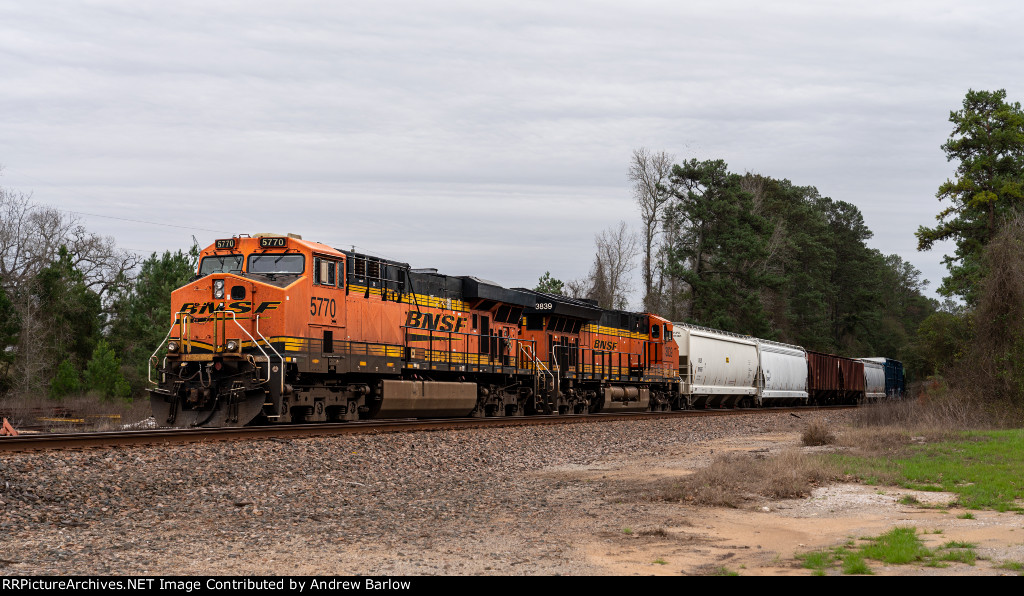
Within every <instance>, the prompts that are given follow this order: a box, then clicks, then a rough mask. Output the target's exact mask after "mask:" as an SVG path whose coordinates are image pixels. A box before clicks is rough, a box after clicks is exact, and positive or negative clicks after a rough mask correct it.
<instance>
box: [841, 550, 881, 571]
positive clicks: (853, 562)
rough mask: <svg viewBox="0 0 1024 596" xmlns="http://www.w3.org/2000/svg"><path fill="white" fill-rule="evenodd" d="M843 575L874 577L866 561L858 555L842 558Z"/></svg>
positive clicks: (853, 554)
mask: <svg viewBox="0 0 1024 596" xmlns="http://www.w3.org/2000/svg"><path fill="white" fill-rule="evenodd" d="M843 574H844V575H874V572H872V571H871V568H870V567H868V563H867V561H865V560H864V557H863V556H862V555H861V554H860V553H850V554H849V555H847V556H845V557H843Z"/></svg>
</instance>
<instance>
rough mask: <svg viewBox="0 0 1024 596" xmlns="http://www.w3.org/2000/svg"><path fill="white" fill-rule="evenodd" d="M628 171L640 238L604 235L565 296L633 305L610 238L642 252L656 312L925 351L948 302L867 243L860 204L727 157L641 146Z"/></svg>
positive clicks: (829, 348) (829, 341)
mask: <svg viewBox="0 0 1024 596" xmlns="http://www.w3.org/2000/svg"><path fill="white" fill-rule="evenodd" d="M629 179H630V181H631V182H632V183H633V193H634V198H635V201H636V205H637V207H638V209H639V212H640V231H639V234H638V235H637V237H636V238H635V239H634V240H633V241H632V242H628V241H622V242H613V243H609V242H608V241H607V240H608V238H609V236H611V237H617V235H618V234H620V233H622V230H624V229H625V224H624V223H620V225H619V227H617V228H613V230H614V231H615V233H614V234H610V233H609V232H605V233H603V234H602V235H599V236H598V238H597V242H596V244H597V247H598V250H597V254H596V255H595V259H594V265H593V267H592V269H591V272H590V274H589V275H588V276H587V277H585V278H584V280H582V282H581V281H577V282H571V283H570V284H569V286H568V287H564V288H563V291H562V293H566V294H571V295H576V296H577V297H586V298H591V299H594V300H596V301H597V302H598V303H599V304H600V305H601V306H603V307H606V308H622V307H623V306H624V305H625V302H626V299H625V295H624V294H623V293H622V286H621V284H620V285H619V286H617V287H616V286H612V285H609V284H608V283H606V282H605V281H604V280H603V279H602V276H601V274H602V272H603V271H605V270H607V269H609V267H608V265H606V264H605V261H606V260H607V257H606V255H607V254H608V253H616V252H617V251H616V250H609V246H611V247H614V248H615V249H618V248H621V249H623V252H622V253H619V254H618V255H617V261H616V262H618V261H628V260H629V259H628V258H624V257H626V256H628V255H629V251H630V250H632V251H633V256H637V257H639V260H640V262H641V265H640V269H641V270H640V274H639V278H640V279H641V280H642V284H643V285H642V287H641V288H640V290H641V292H642V296H641V304H642V308H643V309H644V310H645V311H648V312H653V313H657V314H660V315H662V316H664V317H666V318H668V319H670V320H673V321H685V322H689V323H694V324H698V325H704V326H707V327H713V328H716V329H723V330H726V331H732V332H735V333H742V334H747V335H753V336H757V337H762V338H766V339H773V340H777V341H782V342H786V343H792V344H798V345H802V346H804V347H806V348H808V349H812V350H819V351H825V352H833V353H839V354H843V355H850V356H861V357H863V356H875V355H886V356H889V357H894V358H900V359H904V360H911V361H912V360H913V359H914V354H913V351H914V350H913V340H914V335H915V330H916V328H917V326H918V325H920V323H921V322H922V321H923V320H924V319H925V318H927V317H928V316H929V315H930V314H931V313H932V312H934V311H935V310H936V308H937V307H938V305H937V304H936V301H935V300H931V299H929V298H927V297H925V296H924V295H923V294H922V291H923V289H924V288H925V286H926V284H927V283H928V282H927V281H925V280H924V279H923V278H922V277H921V272H920V271H918V270H917V269H916V268H914V266H913V265H911V264H910V263H908V262H906V261H904V260H903V259H902V258H900V257H899V256H898V255H885V254H882V253H881V252H879V251H878V250H876V249H873V248H870V247H869V246H868V245H867V241H868V240H869V239H870V238H871V237H872V232H871V230H870V229H868V227H867V225H866V224H865V223H864V217H863V215H862V214H861V212H860V210H859V209H858V208H857V207H856V206H855V205H853V204H851V203H848V202H845V201H839V200H834V199H831V198H829V197H824V196H822V195H821V194H820V193H819V192H818V190H817V189H816V188H815V187H813V186H798V185H795V184H793V183H792V182H790V181H789V180H785V179H777V178H772V177H770V176H764V175H760V174H751V173H744V174H740V173H736V172H730V171H729V168H728V165H727V164H726V163H725V162H724V161H722V160H706V161H699V160H697V159H690V160H688V161H683V162H682V163H675V159H674V157H673V156H671V155H669V154H667V153H665V152H663V151H662V152H653V151H650V150H648V149H638V150H635V151H634V152H633V155H632V158H631V162H630V168H629ZM542 281H543V279H542ZM563 285H564V284H563ZM538 287H539V288H540V287H541V286H540V285H539V286H538ZM547 289H548V290H550V289H551V287H550V285H549V286H548V287H547ZM574 289H575V291H574ZM581 289H582V291H579V290H581Z"/></svg>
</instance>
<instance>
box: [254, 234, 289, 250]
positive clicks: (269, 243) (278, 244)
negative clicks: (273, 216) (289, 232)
mask: <svg viewBox="0 0 1024 596" xmlns="http://www.w3.org/2000/svg"><path fill="white" fill-rule="evenodd" d="M287 245H288V239H287V238H269V237H265V238H260V248H284V247H285V246H287Z"/></svg>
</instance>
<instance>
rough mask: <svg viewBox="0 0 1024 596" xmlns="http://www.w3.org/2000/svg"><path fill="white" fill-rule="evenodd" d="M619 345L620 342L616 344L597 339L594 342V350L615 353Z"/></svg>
mask: <svg viewBox="0 0 1024 596" xmlns="http://www.w3.org/2000/svg"><path fill="white" fill-rule="evenodd" d="M618 345H619V344H618V342H614V341H601V340H599V339H595V340H594V349H595V350H609V351H615V347H616V346H618Z"/></svg>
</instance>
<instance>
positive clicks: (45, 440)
mask: <svg viewBox="0 0 1024 596" xmlns="http://www.w3.org/2000/svg"><path fill="white" fill-rule="evenodd" d="M854 407H856V406H818V407H807V406H804V407H792V408H790V407H779V408H739V409H710V410H678V411H670V412H618V413H616V412H610V413H599V414H563V415H547V416H543V415H541V416H522V417H519V416H507V417H506V416H497V417H492V418H437V419H416V420H412V419H401V420H368V421H365V422H364V421H360V422H339V423H314V424H288V425H271V426H243V427H237V428H187V429H182V428H160V429H147V430H129V431H104V432H81V433H40V434H31V435H24V434H23V435H19V436H17V437H6V436H4V437H0V451H7V452H18V451H40V450H59V449H83V448H92V447H120V446H127V445H172V444H183V443H201V442H210V441H232V440H251V439H282V438H301V437H317V436H332V435H342V434H368V433H369V434H382V433H395V432H410V431H431V430H454V429H464V428H490V427H510V426H533V425H542V424H579V423H599V422H605V421H613V420H655V419H661V418H686V417H694V416H737V415H750V414H782V413H793V414H796V413H799V412H803V413H809V412H814V411H822V410H840V409H849V408H854Z"/></svg>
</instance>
